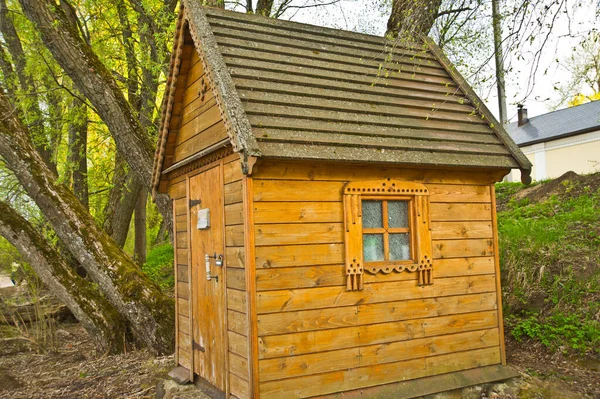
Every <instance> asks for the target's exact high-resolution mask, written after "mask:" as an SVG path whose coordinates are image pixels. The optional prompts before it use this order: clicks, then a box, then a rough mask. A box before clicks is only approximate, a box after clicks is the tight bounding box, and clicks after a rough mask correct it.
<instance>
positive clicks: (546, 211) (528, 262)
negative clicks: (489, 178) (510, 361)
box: [497, 181, 600, 354]
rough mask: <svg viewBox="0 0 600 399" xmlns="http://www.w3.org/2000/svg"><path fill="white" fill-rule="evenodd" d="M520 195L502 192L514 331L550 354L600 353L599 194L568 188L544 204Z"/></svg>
mask: <svg viewBox="0 0 600 399" xmlns="http://www.w3.org/2000/svg"><path fill="white" fill-rule="evenodd" d="M542 184H543V183H542ZM521 187H522V186H521V185H514V184H506V183H503V184H500V185H498V189H497V193H498V194H499V197H498V198H499V201H500V200H502V201H504V202H505V203H506V206H505V209H506V210H505V211H502V212H499V213H498V229H499V240H500V258H501V270H502V284H503V291H504V308H505V309H504V311H505V315H506V316H507V321H508V323H507V324H508V327H509V328H512V335H513V336H514V337H515V338H516V339H518V340H520V339H523V338H524V337H528V338H531V339H534V340H538V341H539V342H541V343H542V344H543V345H544V346H546V347H548V348H550V349H552V350H556V349H560V350H562V351H575V352H577V353H580V354H583V353H591V352H596V353H598V343H599V342H600V322H599V321H598V318H599V316H600V313H599V312H600V267H599V266H598V265H600V188H591V187H589V186H585V185H582V184H581V183H577V184H575V183H573V182H570V181H565V182H563V183H561V184H560V185H559V186H558V188H556V189H555V190H554V191H553V193H554V194H551V195H550V196H549V198H547V199H544V200H541V201H538V200H535V199H529V198H528V197H524V198H522V199H516V197H514V196H513V195H514V194H515V193H516V192H518V191H519V189H520V188H521ZM542 188H543V187H542Z"/></svg>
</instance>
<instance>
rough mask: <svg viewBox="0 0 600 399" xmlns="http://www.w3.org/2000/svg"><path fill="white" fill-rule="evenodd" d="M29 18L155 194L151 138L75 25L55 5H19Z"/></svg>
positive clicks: (165, 212) (32, 1)
mask: <svg viewBox="0 0 600 399" xmlns="http://www.w3.org/2000/svg"><path fill="white" fill-rule="evenodd" d="M19 2H20V3H21V7H22V8H23V12H24V13H25V15H26V16H27V17H28V18H29V19H30V20H31V21H33V23H35V24H36V26H37V28H38V30H39V31H40V33H41V35H42V40H43V41H44V44H45V45H46V47H47V48H48V49H49V50H50V52H51V53H52V55H53V56H54V58H55V59H56V61H57V62H58V63H59V65H60V66H61V67H62V68H63V69H64V70H65V72H66V73H67V75H69V77H70V78H71V80H72V81H73V83H74V84H75V86H77V89H78V90H79V91H80V92H82V93H83V94H84V95H85V97H86V98H87V99H88V100H89V101H90V102H91V103H92V105H93V106H94V108H95V109H96V112H97V113H98V115H100V117H101V118H102V120H103V121H104V123H106V126H107V127H108V129H109V131H110V133H111V135H112V137H113V139H114V141H115V144H116V146H117V150H118V151H119V152H120V153H121V154H122V155H123V157H125V159H126V161H127V163H128V164H129V166H130V168H131V170H133V171H134V172H135V173H137V174H138V176H139V179H140V181H141V182H142V183H143V184H144V186H146V188H148V190H151V187H150V186H151V181H152V165H153V160H154V146H153V144H152V143H151V142H150V139H149V137H148V136H147V135H146V134H145V132H144V130H143V128H142V126H141V125H140V123H139V120H138V119H137V118H136V116H135V112H134V110H133V108H132V106H131V104H130V103H129V102H128V101H127V100H126V99H125V96H124V95H123V93H122V92H121V89H120V88H119V87H118V85H117V83H116V81H115V79H114V78H113V76H112V75H111V73H110V71H108V69H107V68H106V67H105V66H104V64H102V62H101V61H100V60H99V59H98V56H97V55H96V54H95V53H94V51H93V50H92V48H91V47H90V46H89V45H88V44H87V43H86V42H85V40H84V39H83V38H82V37H81V35H80V34H79V29H78V27H77V26H75V25H74V24H72V23H70V22H69V19H68V17H67V16H66V14H65V13H64V11H63V10H62V9H61V7H60V6H59V5H57V4H56V3H55V2H51V1H40V0H19ZM155 202H156V205H157V207H158V209H159V211H160V213H161V214H162V216H163V218H164V219H165V220H167V221H169V225H170V223H171V222H170V221H171V218H172V217H171V204H170V201H169V199H168V197H167V196H166V195H164V194H161V195H157V196H156V197H155Z"/></svg>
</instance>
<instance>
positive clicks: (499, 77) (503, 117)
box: [492, 0, 508, 126]
mask: <svg viewBox="0 0 600 399" xmlns="http://www.w3.org/2000/svg"><path fill="white" fill-rule="evenodd" d="M492 25H493V27H494V61H495V62H496V88H497V89H498V115H499V118H498V119H499V120H500V124H502V126H504V125H505V124H507V123H508V115H507V112H506V90H505V84H504V55H503V53H502V16H501V15H500V10H499V6H498V0H492Z"/></svg>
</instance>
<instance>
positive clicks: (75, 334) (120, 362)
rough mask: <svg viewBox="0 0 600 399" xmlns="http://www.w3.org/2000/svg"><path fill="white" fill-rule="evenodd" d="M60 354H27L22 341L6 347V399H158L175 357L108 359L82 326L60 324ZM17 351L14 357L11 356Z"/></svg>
mask: <svg viewBox="0 0 600 399" xmlns="http://www.w3.org/2000/svg"><path fill="white" fill-rule="evenodd" d="M57 336H58V338H59V348H58V350H57V351H56V352H49V353H45V354H37V353H36V352H35V351H27V350H26V351H21V350H23V349H24V348H23V346H22V345H19V344H18V341H16V340H9V341H6V339H5V340H4V344H0V345H1V347H0V349H1V350H2V353H3V355H0V398H14V399H16V398H22V399H38V398H39V399H42V398H44V399H50V398H56V399H58V398H61V399H71V398H73V399H75V398H77V399H80V398H81V399H82V398H89V399H92V398H93V399H100V398H131V399H133V398H154V397H155V387H156V383H157V382H158V381H159V380H160V379H161V378H166V375H167V373H168V372H169V371H170V370H171V369H172V368H173V367H174V361H173V357H172V356H168V357H159V358H154V357H153V356H152V355H151V354H150V353H149V352H147V351H143V350H142V351H133V352H130V353H127V354H123V355H117V356H102V355H99V354H97V353H96V352H95V351H94V348H93V346H92V345H91V343H90V340H89V337H88V336H87V333H86V332H85V330H83V329H82V328H81V327H80V326H79V325H78V324H75V323H69V324H60V325H59V326H58V329H57ZM11 349H12V353H11Z"/></svg>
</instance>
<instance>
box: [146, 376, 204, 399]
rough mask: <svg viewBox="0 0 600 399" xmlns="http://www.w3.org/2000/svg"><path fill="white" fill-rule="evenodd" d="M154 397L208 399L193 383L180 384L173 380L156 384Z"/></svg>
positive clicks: (161, 398)
mask: <svg viewBox="0 0 600 399" xmlns="http://www.w3.org/2000/svg"><path fill="white" fill-rule="evenodd" d="M156 399H210V397H208V396H207V395H205V394H204V393H202V391H200V390H199V389H197V388H196V386H194V385H193V384H185V385H181V384H178V383H177V382H175V381H173V380H164V381H161V382H159V383H158V385H157V386H156Z"/></svg>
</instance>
